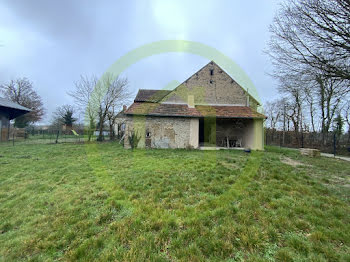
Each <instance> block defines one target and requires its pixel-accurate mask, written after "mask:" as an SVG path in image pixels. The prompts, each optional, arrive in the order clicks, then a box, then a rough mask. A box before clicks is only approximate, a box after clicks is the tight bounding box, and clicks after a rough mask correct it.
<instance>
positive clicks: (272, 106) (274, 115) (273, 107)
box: [264, 100, 283, 140]
mask: <svg viewBox="0 0 350 262" xmlns="http://www.w3.org/2000/svg"><path fill="white" fill-rule="evenodd" d="M280 103H281V101H280V100H273V101H271V102H267V103H266V104H265V106H264V113H265V114H266V116H267V126H268V128H270V129H271V139H272V140H273V139H274V133H275V130H276V126H277V123H278V122H279V121H280V120H281V116H282V114H283V111H281V107H280Z"/></svg>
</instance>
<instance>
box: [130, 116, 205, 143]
mask: <svg viewBox="0 0 350 262" xmlns="http://www.w3.org/2000/svg"><path fill="white" fill-rule="evenodd" d="M198 126H199V125H198V119H193V118H181V117H150V116H147V117H146V116H133V117H131V116H129V117H127V118H126V131H125V132H126V134H130V133H131V132H132V131H134V132H135V133H136V134H137V135H138V136H139V137H140V142H139V144H138V147H139V148H145V147H151V148H197V147H198ZM124 146H125V147H126V148H130V144H129V139H128V135H126V136H125V139H124Z"/></svg>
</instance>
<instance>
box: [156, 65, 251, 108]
mask: <svg viewBox="0 0 350 262" xmlns="http://www.w3.org/2000/svg"><path fill="white" fill-rule="evenodd" d="M189 95H193V96H194V103H195V104H223V105H228V104H230V105H231V104H232V105H243V106H246V105H247V103H249V106H251V107H252V108H254V109H256V107H257V101H256V100H255V99H254V98H253V97H251V96H250V98H249V102H248V101H247V93H246V91H245V90H244V89H243V88H242V87H241V86H240V85H238V83H236V82H235V81H234V80H233V79H232V78H231V77H230V76H229V75H228V74H227V73H226V72H224V71H223V70H222V69H221V68H220V67H219V66H218V65H216V64H215V63H213V62H211V63H209V64H208V65H206V66H205V67H203V68H202V69H200V70H199V71H198V72H197V73H195V74H194V75H193V76H191V77H190V78H189V79H187V80H186V81H185V82H184V83H182V84H181V85H180V86H178V87H177V88H176V90H175V91H174V92H172V93H170V94H169V95H168V96H166V97H165V98H164V99H163V100H162V102H166V103H184V104H185V103H187V102H188V96H189Z"/></svg>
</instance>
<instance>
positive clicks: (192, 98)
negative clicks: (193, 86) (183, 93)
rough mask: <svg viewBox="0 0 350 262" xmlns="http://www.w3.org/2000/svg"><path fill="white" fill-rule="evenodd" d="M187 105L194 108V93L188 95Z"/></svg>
mask: <svg viewBox="0 0 350 262" xmlns="http://www.w3.org/2000/svg"><path fill="white" fill-rule="evenodd" d="M187 105H188V107H189V108H194V96H193V95H188V96H187Z"/></svg>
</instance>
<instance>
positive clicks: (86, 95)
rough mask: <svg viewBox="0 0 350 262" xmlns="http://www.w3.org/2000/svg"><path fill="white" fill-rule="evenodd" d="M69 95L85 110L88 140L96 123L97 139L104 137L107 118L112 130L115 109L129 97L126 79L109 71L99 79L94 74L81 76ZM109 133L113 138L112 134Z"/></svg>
mask: <svg viewBox="0 0 350 262" xmlns="http://www.w3.org/2000/svg"><path fill="white" fill-rule="evenodd" d="M69 95H71V96H72V97H73V98H74V100H75V102H76V104H77V105H78V106H80V108H82V109H84V110H85V111H86V120H87V122H88V126H89V128H88V129H89V132H88V133H89V141H90V139H91V135H92V132H93V131H94V130H95V127H96V125H98V129H99V135H98V138H97V139H98V140H99V141H101V140H103V139H104V137H103V127H104V123H105V121H106V119H107V118H108V119H109V120H110V121H109V123H110V130H112V131H113V125H114V122H115V115H116V114H117V111H116V110H117V109H120V108H121V107H122V105H123V104H124V103H126V102H127V101H128V100H129V99H130V97H131V94H130V92H129V90H128V80H127V79H126V78H120V77H118V76H114V75H113V74H110V73H106V74H104V75H103V76H102V77H101V79H99V80H98V79H97V77H95V76H93V77H91V78H88V77H83V76H82V77H81V79H80V81H78V82H77V83H76V89H75V91H74V92H70V93H69ZM111 135H112V138H113V134H111Z"/></svg>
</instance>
